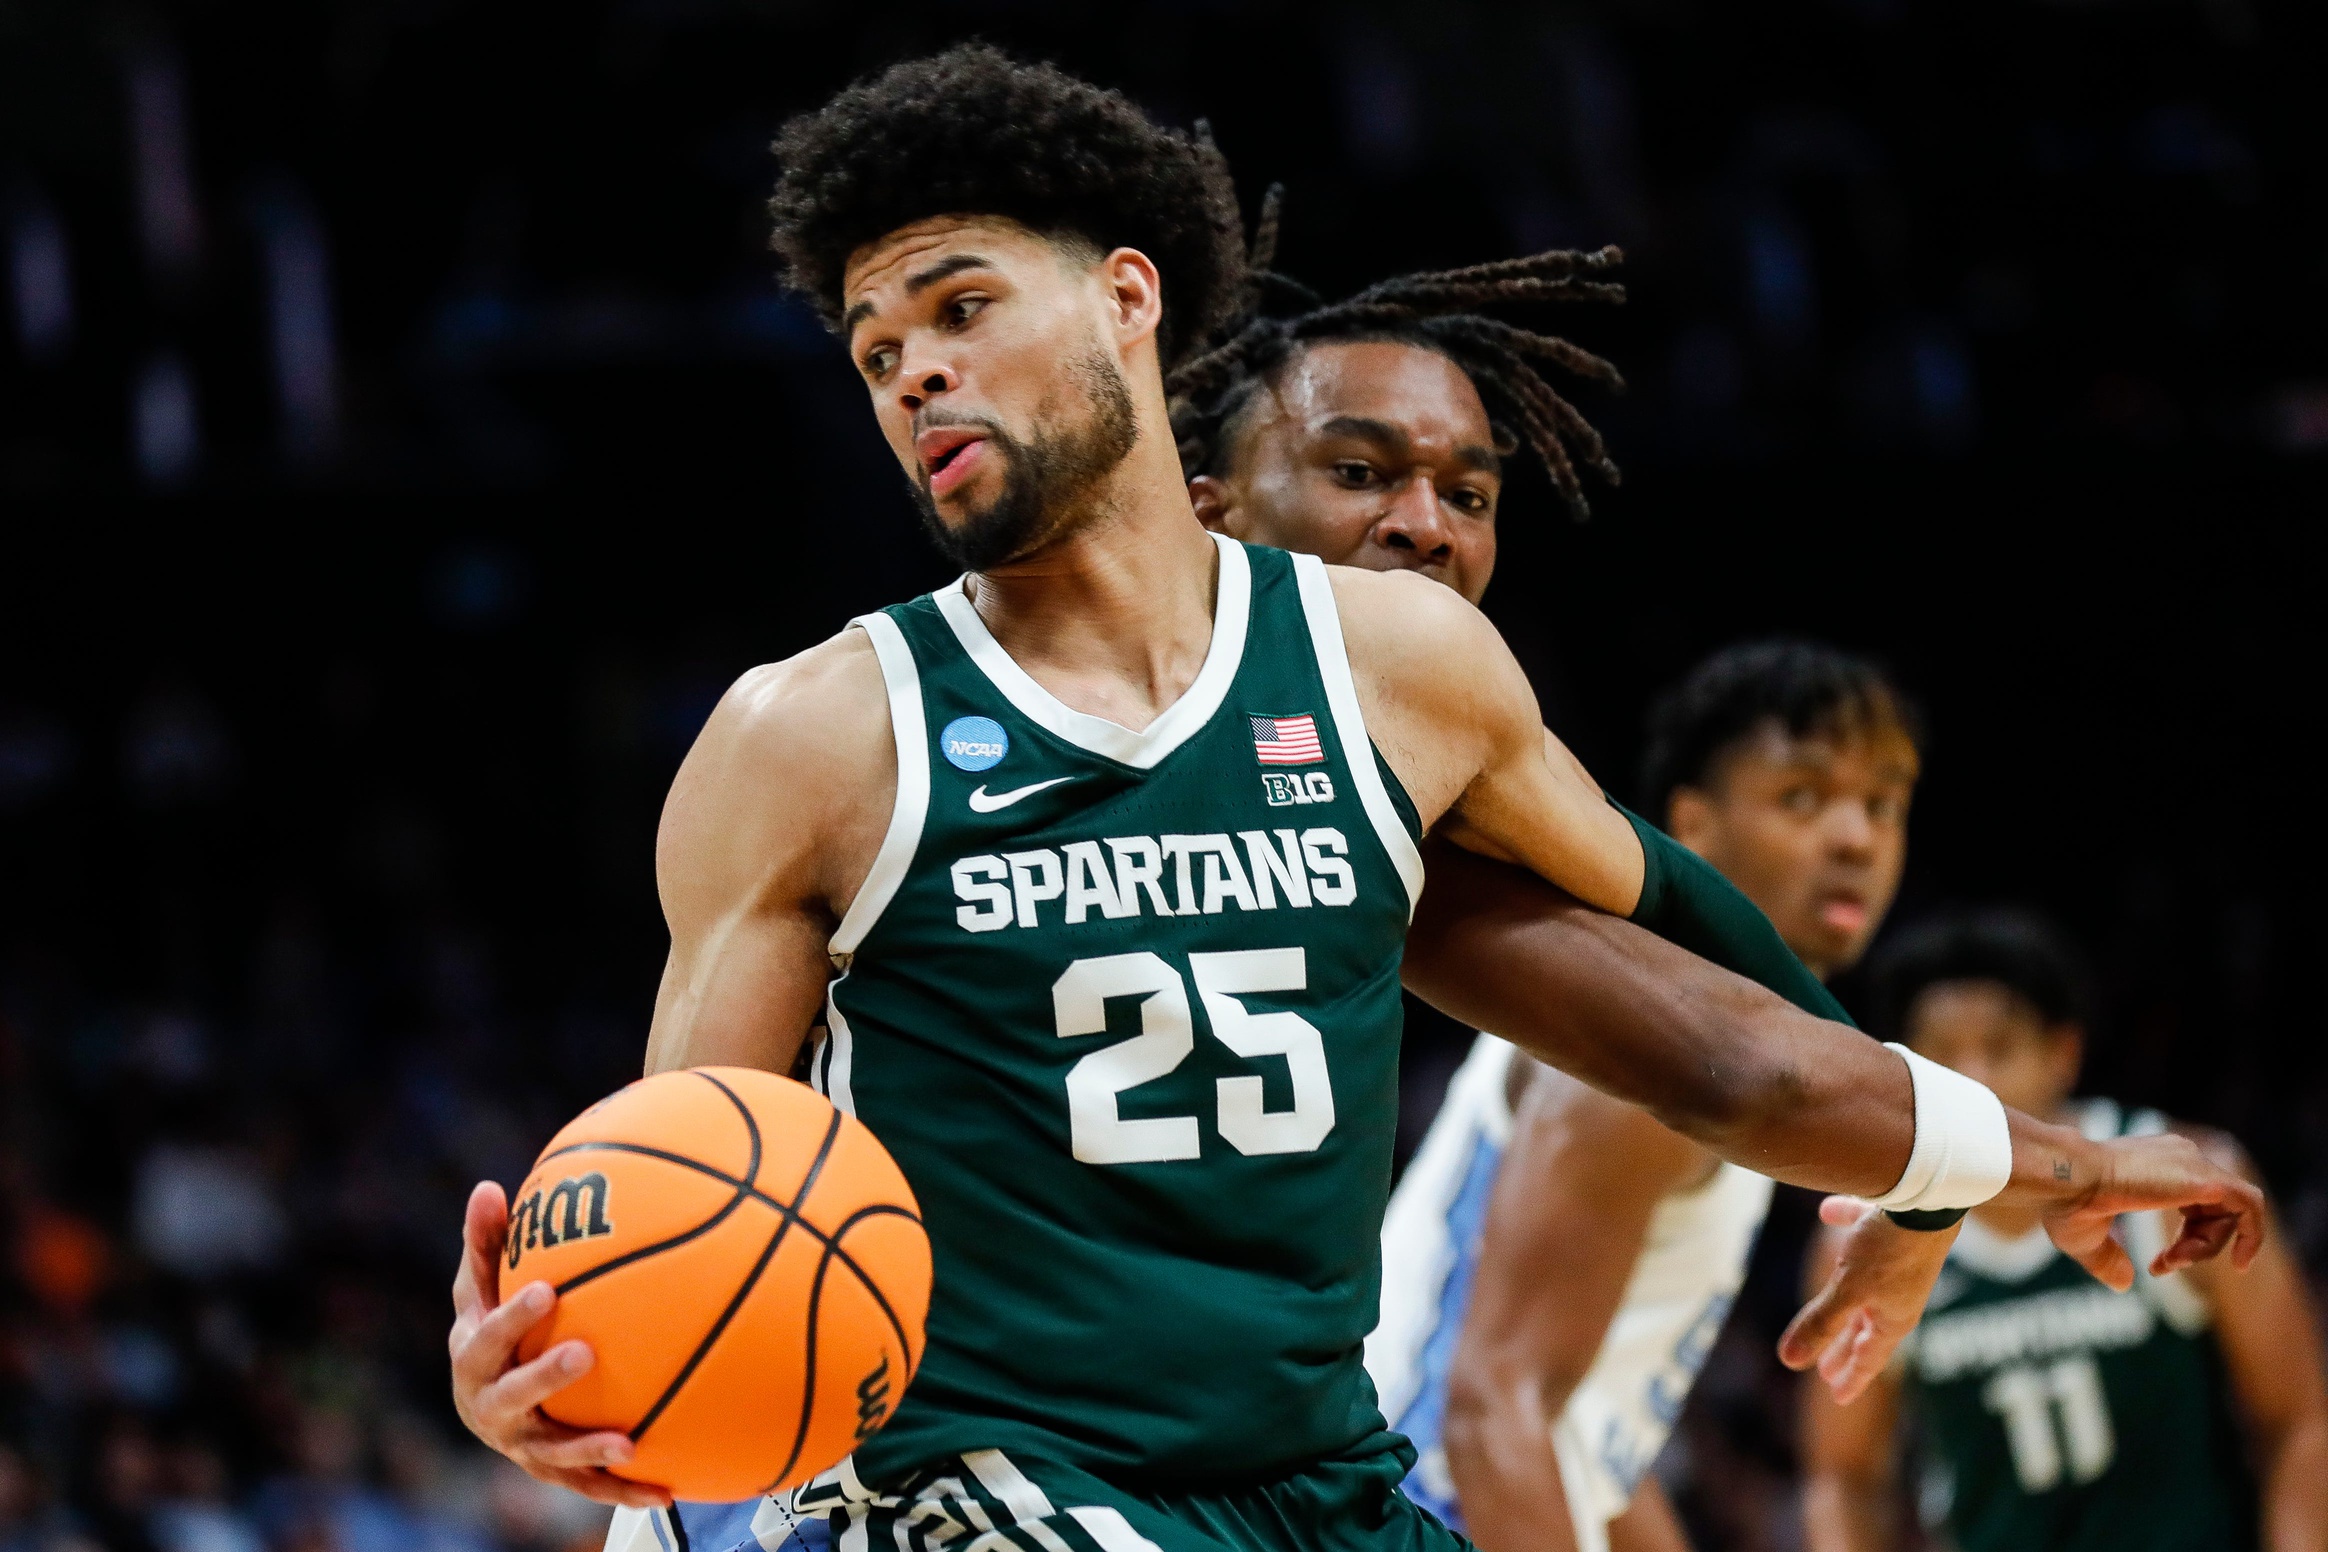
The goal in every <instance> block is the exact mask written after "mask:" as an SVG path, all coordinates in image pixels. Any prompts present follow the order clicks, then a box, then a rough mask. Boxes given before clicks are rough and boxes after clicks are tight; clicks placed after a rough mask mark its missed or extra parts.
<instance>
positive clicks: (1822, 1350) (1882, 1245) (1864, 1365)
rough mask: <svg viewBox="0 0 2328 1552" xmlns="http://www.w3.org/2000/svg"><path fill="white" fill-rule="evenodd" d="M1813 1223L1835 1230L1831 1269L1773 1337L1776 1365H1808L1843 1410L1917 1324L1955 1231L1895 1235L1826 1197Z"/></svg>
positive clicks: (1859, 1209) (1864, 1209)
mask: <svg viewBox="0 0 2328 1552" xmlns="http://www.w3.org/2000/svg"><path fill="white" fill-rule="evenodd" d="M1819 1219H1820V1221H1821V1222H1823V1223H1826V1224H1828V1225H1829V1226H1830V1227H1831V1228H1833V1229H1837V1230H1840V1231H1842V1232H1841V1233H1839V1234H1836V1235H1834V1236H1831V1242H1832V1244H1833V1247H1834V1251H1835V1261H1834V1265H1833V1266H1832V1267H1831V1268H1830V1269H1829V1271H1828V1273H1827V1281H1826V1284H1825V1286H1823V1287H1821V1288H1820V1289H1819V1291H1818V1292H1817V1293H1816V1294H1815V1295H1813V1296H1812V1298H1811V1301H1810V1302H1809V1303H1808V1304H1805V1305H1804V1306H1803V1307H1802V1309H1801V1311H1800V1312H1799V1313H1797V1314H1796V1316H1795V1318H1794V1319H1793V1320H1792V1321H1791V1322H1789V1323H1788V1325H1787V1328H1786V1334H1785V1335H1783V1336H1781V1337H1780V1338H1779V1339H1778V1361H1779V1362H1781V1363H1783V1364H1785V1365H1786V1366H1787V1367H1788V1368H1790V1369H1807V1368H1809V1367H1811V1365H1812V1364H1814V1363H1816V1364H1817V1365H1818V1367H1819V1378H1820V1379H1822V1380H1825V1381H1826V1382H1827V1388H1828V1389H1829V1390H1830V1391H1832V1392H1834V1395H1835V1400H1836V1402H1837V1403H1838V1404H1839V1405H1843V1406H1849V1405H1850V1404H1851V1403H1852V1402H1854V1401H1856V1400H1858V1399H1859V1396H1860V1393H1861V1392H1862V1391H1864V1390H1866V1389H1867V1387H1868V1384H1869V1382H1870V1381H1872V1380H1873V1379H1874V1378H1875V1377H1876V1376H1877V1375H1878V1374H1881V1373H1882V1372H1883V1368H1884V1365H1885V1364H1887V1363H1889V1362H1891V1355H1892V1353H1893V1352H1894V1350H1896V1349H1897V1348H1898V1347H1899V1345H1900V1342H1901V1341H1902V1340H1903V1339H1904V1338H1905V1337H1906V1336H1907V1334H1908V1333H1909V1332H1911V1331H1913V1330H1915V1329H1916V1322H1917V1321H1918V1320H1920V1319H1922V1318H1923V1314H1924V1301H1925V1300H1926V1299H1928V1298H1929V1297H1931V1294H1932V1283H1933V1281H1934V1279H1936V1278H1938V1277H1939V1275H1940V1266H1941V1263H1942V1262H1944V1261H1946V1260H1947V1259H1948V1247H1949V1246H1950V1245H1953V1244H1954V1243H1956V1230H1955V1229H1953V1228H1948V1229H1931V1230H1927V1229H1903V1228H1901V1227H1900V1226H1899V1225H1898V1224H1896V1223H1894V1222H1892V1221H1891V1220H1890V1219H1889V1218H1886V1217H1885V1216H1884V1215H1883V1214H1882V1213H1880V1212H1877V1211H1876V1210H1875V1209H1874V1208H1873V1207H1871V1206H1869V1205H1868V1204H1867V1203H1866V1202H1863V1201H1861V1200H1859V1199H1858V1198H1857V1197H1852V1196H1830V1197H1828V1198H1827V1199H1826V1200H1825V1201H1824V1202H1821V1203H1820V1204H1819Z"/></svg>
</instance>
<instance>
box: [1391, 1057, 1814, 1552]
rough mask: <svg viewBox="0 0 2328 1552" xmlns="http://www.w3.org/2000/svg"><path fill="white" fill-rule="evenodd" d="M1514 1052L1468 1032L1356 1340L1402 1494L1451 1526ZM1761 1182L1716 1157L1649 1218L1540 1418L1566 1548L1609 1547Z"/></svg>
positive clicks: (1675, 1408) (1718, 1324)
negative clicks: (1370, 1320) (1468, 1043)
mask: <svg viewBox="0 0 2328 1552" xmlns="http://www.w3.org/2000/svg"><path fill="white" fill-rule="evenodd" d="M1524 1060H1525V1058H1523V1057H1521V1056H1520V1054H1519V1052H1518V1051H1517V1050H1516V1049H1515V1048H1514V1047H1513V1046H1511V1045H1510V1044H1508V1043H1507V1042H1505V1041H1503V1040H1500V1039H1498V1038H1497V1037H1495V1036H1494V1035H1481V1036H1479V1037H1478V1039H1477V1040H1476V1041H1475V1042H1474V1043H1473V1045H1472V1048H1471V1055H1470V1057H1469V1059H1467V1060H1466V1061H1465V1062H1464V1064H1463V1066H1462V1068H1461V1069H1460V1070H1458V1071H1457V1073H1456V1075H1455V1077H1454V1080H1453V1081H1452V1082H1451V1083H1449V1084H1448V1086H1447V1098H1446V1102H1445V1103H1444V1104H1443V1105H1442V1106H1441V1107H1440V1110H1439V1115H1438V1119H1437V1120H1436V1121H1435V1122H1434V1123H1433V1125H1432V1127H1431V1132H1430V1136H1429V1137H1428V1138H1427V1139H1426V1140H1425V1142H1424V1144H1423V1146H1422V1149H1421V1150H1420V1151H1419V1152H1418V1153H1417V1154H1416V1155H1415V1158H1414V1161H1413V1163H1411V1164H1410V1165H1409V1166H1408V1167H1407V1173H1406V1176H1405V1178H1404V1180H1403V1181H1402V1182H1401V1183H1400V1186H1399V1191H1398V1195H1397V1196H1396V1198H1394V1199H1393V1201H1392V1203H1391V1208H1390V1214H1389V1216H1388V1218H1387V1219H1386V1220H1385V1221H1384V1223H1383V1229H1382V1242H1383V1247H1384V1257H1383V1280H1382V1324H1381V1325H1379V1326H1377V1327H1376V1328H1375V1331H1374V1334H1373V1335H1372V1336H1371V1337H1369V1338H1368V1339H1367V1343H1366V1367H1367V1371H1368V1372H1369V1373H1370V1374H1371V1375H1373V1377H1374V1384H1375V1389H1376V1390H1377V1391H1378V1392H1379V1394H1380V1396H1381V1400H1382V1409H1383V1413H1384V1415H1385V1416H1387V1417H1389V1418H1390V1419H1391V1420H1392V1426H1393V1427H1395V1428H1397V1429H1398V1430H1399V1432H1401V1433H1403V1434H1405V1435H1406V1436H1407V1437H1408V1438H1409V1439H1410V1440H1413V1441H1415V1443H1416V1447H1417V1449H1418V1451H1419V1458H1418V1459H1417V1461H1416V1463H1415V1469H1414V1471H1413V1472H1412V1473H1411V1474H1410V1475H1409V1476H1408V1478H1407V1482H1406V1491H1407V1496H1409V1497H1410V1498H1413V1499H1414V1500H1415V1501H1416V1502H1418V1503H1420V1504H1422V1505H1423V1506H1424V1507H1425V1508H1428V1509H1430V1510H1432V1511H1433V1512H1434V1513H1436V1514H1437V1515H1439V1517H1440V1518H1441V1519H1444V1520H1447V1521H1449V1522H1450V1523H1453V1524H1458V1525H1460V1524H1461V1523H1463V1516H1462V1510H1461V1507H1460V1505H1459V1503H1458V1501H1457V1498H1456V1492H1455V1482H1454V1478H1453V1477H1452V1476H1451V1475H1450V1474H1449V1471H1448V1467H1447V1452H1446V1448H1445V1445H1444V1442H1443V1441H1444V1438H1445V1431H1444V1427H1443V1424H1444V1419H1445V1408H1446V1399H1447V1374H1448V1370H1449V1368H1450V1367H1451V1366H1452V1364H1453V1362H1454V1358H1455V1350H1456V1345H1457V1341H1458V1339H1459V1338H1460V1336H1461V1334H1462V1327H1463V1321H1462V1315H1463V1311H1464V1309H1465V1308H1466V1306H1467V1305H1468V1304H1469V1302H1470V1294H1471V1287H1472V1282H1473V1279H1474V1278H1475V1277H1476V1276H1477V1274H1478V1270H1479V1250H1480V1242H1481V1236H1482V1231H1483V1230H1484V1228H1485V1225H1486V1219H1487V1210H1488V1199H1489V1197H1490V1195H1491V1193H1492V1191H1493V1188H1494V1184H1495V1180H1496V1176H1497V1173H1498V1168H1499V1166H1500V1165H1501V1164H1502V1162H1503V1157H1504V1151H1505V1148H1506V1147H1507V1145H1508V1144H1509V1143H1510V1141H1511V1136H1512V1129H1513V1115H1512V1105H1511V1099H1510V1089H1509V1086H1510V1083H1511V1081H1512V1076H1513V1068H1514V1064H1515V1062H1518V1061H1524ZM1770 1190H1771V1182H1770V1179H1769V1177H1768V1176H1764V1175H1757V1174H1755V1173H1754V1172H1753V1171H1751V1170H1746V1169H1740V1168H1739V1167H1738V1166H1737V1165H1735V1164H1728V1163H1724V1164H1721V1165H1720V1166H1719V1167H1718V1168H1716V1169H1715V1171H1714V1173H1713V1174H1712V1175H1711V1176H1709V1177H1707V1178H1706V1179H1705V1180H1704V1181H1703V1182H1702V1183H1700V1184H1697V1185H1694V1186H1690V1187H1686V1188H1684V1189H1682V1190H1679V1191H1675V1192H1672V1193H1670V1194H1668V1195H1667V1196H1665V1197H1663V1198H1662V1199H1660V1200H1659V1202H1658V1203H1657V1207H1656V1210H1655V1211H1654V1212H1653V1213H1652V1214H1651V1215H1650V1219H1649V1225H1648V1232H1647V1234H1646V1235H1645V1237H1644V1238H1643V1240H1642V1243H1641V1249H1640V1254H1639V1256H1638V1257H1637V1258H1636V1259H1635V1260H1634V1262H1633V1267H1632V1272H1631V1275H1630V1276H1629V1277H1627V1279H1626V1281H1625V1286H1624V1293H1623V1297H1622V1301H1621V1303H1620V1304H1619V1306H1618V1309H1617V1314H1616V1318H1615V1319H1613V1320H1612V1321H1610V1322H1609V1326H1608V1332H1607V1335H1606V1336H1605V1337H1604V1338H1603V1339H1602V1341H1601V1345H1600V1348H1599V1350H1598V1351H1597V1352H1596V1353H1594V1354H1593V1357H1592V1364H1591V1367H1590V1368H1589V1369H1587V1370H1586V1372H1585V1375H1584V1378H1583V1379H1582V1380H1581V1381H1580V1382H1578V1384H1577V1386H1576V1388H1575V1389H1574V1390H1573V1391H1571V1392H1570V1393H1569V1396H1568V1402H1567V1405H1566V1406H1565V1407H1564V1408H1563V1409H1562V1410H1561V1413H1560V1416H1559V1418H1558V1420H1557V1421H1556V1422H1555V1423H1554V1424H1553V1427H1552V1444H1553V1448H1554V1451H1555V1453H1556V1455H1557V1457H1558V1460H1559V1466H1560V1486H1561V1491H1562V1493H1563V1494H1564V1495H1565V1497H1566V1498H1567V1500H1568V1503H1569V1506H1570V1510H1571V1518H1572V1520H1573V1522H1574V1527H1575V1533H1576V1542H1577V1545H1578V1546H1580V1547H1584V1548H1593V1549H1598V1548H1605V1547H1607V1546H1608V1534H1607V1530H1606V1526H1607V1522H1609V1521H1610V1520H1613V1519H1616V1518H1617V1517H1618V1516H1619V1515H1621V1514H1623V1513H1624V1512H1625V1508H1626V1505H1627V1504H1628V1503H1629V1502H1630V1500H1631V1498H1632V1495H1633V1490H1634V1487H1635V1484H1637V1483H1638V1482H1639V1481H1640V1480H1641V1478H1642V1475H1643V1473H1644V1472H1646V1471H1647V1470H1648V1468H1649V1466H1650V1464H1651V1462H1653V1461H1654V1460H1655V1459H1656V1458H1657V1454H1658V1451H1659V1450H1661V1449H1662V1448H1664V1445H1665V1440H1666V1436H1667V1435H1668V1434H1669V1433H1670V1432H1671V1431H1672V1428H1673V1423H1674V1419H1675V1418H1676V1417H1678V1416H1679V1415H1680V1412H1681V1404H1682V1401H1683V1400H1684V1399H1685V1398H1686V1397H1687V1396H1688V1394H1689V1389H1690V1386H1691V1384H1692V1383H1694V1382H1695V1380H1696V1379H1697V1372H1698V1368H1699V1366H1700V1365H1701V1364H1703V1363H1704V1362H1705V1357H1706V1354H1707V1353H1708V1352H1709V1351H1711V1350H1712V1347H1713V1344H1714V1338H1715V1337H1716V1336H1717V1335H1718V1334H1719V1333H1720V1331H1721V1328H1722V1321H1723V1319H1724V1318H1725V1317H1726V1316H1728V1314H1729V1312H1730V1305H1731V1302H1732V1301H1733V1300H1734V1299H1735V1298H1736V1297H1737V1294H1738V1286H1739V1283H1740V1282H1741V1281H1742V1280H1743V1279H1744V1277H1745V1275H1746V1257H1747V1254H1748V1252H1749V1251H1751V1250H1752V1249H1753V1246H1754V1235H1755V1231H1756V1230H1757V1229H1759V1228H1760V1227H1761V1225H1762V1217H1763V1214H1764V1212H1765V1211H1766V1210H1767V1209H1768V1208H1769V1205H1770ZM1425 1441H1440V1442H1433V1443H1426V1442H1425Z"/></svg>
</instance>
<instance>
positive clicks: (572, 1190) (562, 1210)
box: [509, 1170, 614, 1270]
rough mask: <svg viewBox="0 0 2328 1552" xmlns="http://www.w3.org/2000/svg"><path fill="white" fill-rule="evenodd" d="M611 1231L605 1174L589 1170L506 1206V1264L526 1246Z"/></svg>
mask: <svg viewBox="0 0 2328 1552" xmlns="http://www.w3.org/2000/svg"><path fill="white" fill-rule="evenodd" d="M586 1198H587V1200H588V1203H589V1205H588V1207H587V1209H586V1208H585V1207H584V1205H583V1204H584V1200H585V1199H586ZM613 1232H614V1224H613V1223H612V1222H611V1221H610V1220H609V1219H608V1218H607V1216H606V1177H605V1176H604V1175H601V1174H599V1173H598V1172H597V1171H596V1170H592V1171H591V1172H590V1173H589V1174H587V1175H577V1176H574V1177H572V1178H570V1179H566V1180H561V1181H559V1182H558V1183H557V1184H556V1185H554V1186H552V1187H550V1189H549V1190H548V1191H547V1192H546V1193H545V1192H541V1191H536V1192H534V1193H532V1194H531V1195H530V1196H527V1197H525V1198H524V1199H522V1200H521V1201H519V1202H518V1204H517V1206H516V1207H514V1208H512V1209H511V1210H510V1214H509V1264H510V1267H511V1268H512V1269H513V1270H514V1269H515V1268H516V1266H517V1260H518V1257H520V1256H522V1255H523V1254H525V1252H527V1251H529V1250H535V1249H546V1248H548V1247H550V1246H553V1245H563V1244H567V1243H569V1242H570V1241H573V1240H578V1239H596V1238H598V1236H600V1235H601V1234H612V1233H613Z"/></svg>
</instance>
